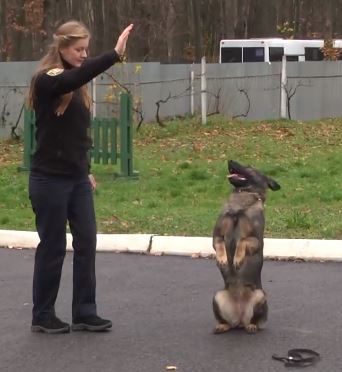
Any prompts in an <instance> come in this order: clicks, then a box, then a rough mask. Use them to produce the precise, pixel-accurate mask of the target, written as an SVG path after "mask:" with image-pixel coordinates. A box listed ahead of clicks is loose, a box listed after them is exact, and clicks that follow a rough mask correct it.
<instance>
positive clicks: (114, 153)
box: [19, 93, 137, 177]
mask: <svg viewBox="0 0 342 372" xmlns="http://www.w3.org/2000/svg"><path fill="white" fill-rule="evenodd" d="M132 122H133V120H132V96H131V95H130V94H127V93H122V94H121V95H120V118H119V119H117V118H97V117H96V118H94V119H92V121H91V128H90V135H91V137H92V140H93V148H92V149H91V150H90V152H89V156H90V160H91V161H93V162H94V163H95V164H117V162H118V158H120V173H119V174H118V176H120V177H136V176H137V173H136V172H134V170H133V124H132ZM35 132H36V125H35V115H34V112H33V111H31V110H27V109H25V112H24V155H23V165H22V166H21V167H20V168H19V169H20V170H29V169H30V166H31V160H32V156H33V154H34V152H35V149H36V139H35ZM118 132H120V138H119V134H118Z"/></svg>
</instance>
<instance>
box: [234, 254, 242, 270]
mask: <svg viewBox="0 0 342 372" xmlns="http://www.w3.org/2000/svg"><path fill="white" fill-rule="evenodd" d="M244 259H245V255H244V254H236V255H235V257H234V260H233V264H234V267H235V270H239V269H240V267H241V266H242V263H243V260H244Z"/></svg>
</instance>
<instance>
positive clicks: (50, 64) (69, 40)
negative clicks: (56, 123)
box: [28, 21, 91, 115]
mask: <svg viewBox="0 0 342 372" xmlns="http://www.w3.org/2000/svg"><path fill="white" fill-rule="evenodd" d="M85 38H90V32H89V30H88V29H87V27H86V26H85V25H84V24H83V23H82V22H79V21H69V22H66V23H63V24H62V25H61V26H59V27H58V29H57V30H56V32H55V33H54V34H53V42H52V43H51V44H50V46H49V49H48V52H47V53H46V55H45V56H44V57H43V58H42V59H41V60H40V63H39V65H38V68H37V71H36V72H35V74H34V75H33V77H32V80H31V84H30V89H29V95H28V106H29V107H30V108H32V107H33V102H34V99H35V94H34V86H35V82H36V79H37V76H38V75H39V74H41V73H42V72H47V71H49V70H51V69H53V68H64V66H63V61H62V58H61V55H60V53H59V51H60V49H61V48H67V47H69V46H70V45H72V44H73V43H75V42H76V41H78V40H79V39H85ZM81 94H82V98H83V101H84V104H85V105H86V107H87V108H88V109H89V110H90V109H91V98H90V95H89V92H88V89H87V86H86V85H83V86H82V87H81ZM72 96H73V92H70V93H67V94H63V95H62V96H61V98H60V101H59V104H58V107H57V108H56V110H55V112H56V114H57V115H63V114H64V112H65V110H66V108H67V107H68V105H69V103H70V101H71V99H72Z"/></svg>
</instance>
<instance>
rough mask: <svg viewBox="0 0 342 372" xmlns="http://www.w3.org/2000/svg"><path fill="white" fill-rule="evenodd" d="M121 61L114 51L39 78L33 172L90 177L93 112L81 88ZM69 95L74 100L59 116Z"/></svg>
mask: <svg viewBox="0 0 342 372" xmlns="http://www.w3.org/2000/svg"><path fill="white" fill-rule="evenodd" d="M119 60H120V58H119V56H118V54H117V53H116V52H115V51H111V52H107V53H104V54H102V55H101V56H99V57H95V58H89V59H87V60H85V61H84V62H83V64H82V65H81V66H80V67H73V68H70V69H64V70H63V71H59V73H58V74H55V75H54V74H51V73H50V74H49V71H47V72H46V73H41V74H40V75H39V76H38V77H37V79H36V82H35V87H34V97H35V98H34V111H35V114H36V127H37V132H36V140H37V147H36V152H35V153H34V155H33V159H32V165H31V170H32V171H38V172H42V173H48V174H56V175H67V176H80V175H84V174H88V173H89V169H90V166H89V157H88V150H89V149H90V147H91V145H92V141H91V138H90V137H89V136H88V128H89V127H90V112H89V110H88V109H87V107H86V106H85V104H84V102H83V99H82V96H81V92H80V90H79V88H80V87H81V86H82V85H84V84H86V83H88V82H89V81H90V80H92V79H93V78H94V77H95V76H97V75H99V74H101V73H102V72H104V71H105V70H107V69H108V68H109V67H110V66H112V65H113V64H114V63H115V62H117V61H119ZM69 92H74V93H73V97H72V99H71V101H70V103H69V105H68V107H67V109H66V110H65V112H64V114H63V115H61V116H57V115H56V113H55V110H56V108H57V106H58V104H59V99H60V96H61V95H63V94H66V93H69Z"/></svg>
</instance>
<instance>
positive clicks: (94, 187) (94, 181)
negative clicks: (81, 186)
mask: <svg viewBox="0 0 342 372" xmlns="http://www.w3.org/2000/svg"><path fill="white" fill-rule="evenodd" d="M88 177H89V182H90V186H91V189H92V190H93V191H95V189H96V180H95V177H94V176H93V175H92V174H89V176H88Z"/></svg>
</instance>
